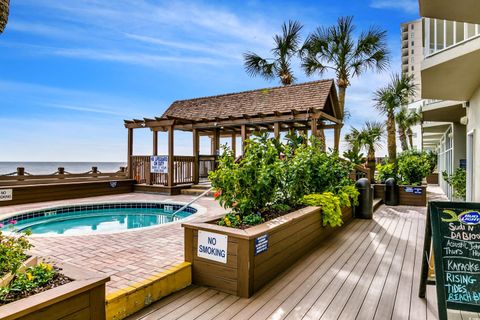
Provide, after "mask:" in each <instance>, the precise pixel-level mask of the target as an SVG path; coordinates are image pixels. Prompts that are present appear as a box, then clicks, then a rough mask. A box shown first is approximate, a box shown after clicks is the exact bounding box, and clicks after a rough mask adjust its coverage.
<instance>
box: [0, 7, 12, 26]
mask: <svg viewBox="0 0 480 320" xmlns="http://www.w3.org/2000/svg"><path fill="white" fill-rule="evenodd" d="M9 6H10V0H0V33H2V32H3V30H5V26H6V25H7V22H8V12H9Z"/></svg>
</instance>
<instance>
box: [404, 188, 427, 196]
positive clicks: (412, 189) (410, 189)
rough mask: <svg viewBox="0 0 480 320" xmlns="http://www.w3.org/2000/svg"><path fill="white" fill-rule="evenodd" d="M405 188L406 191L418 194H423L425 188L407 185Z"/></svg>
mask: <svg viewBox="0 0 480 320" xmlns="http://www.w3.org/2000/svg"><path fill="white" fill-rule="evenodd" d="M403 190H405V192H408V193H413V194H418V195H421V194H422V193H423V189H422V188H418V187H405V188H404V189H403Z"/></svg>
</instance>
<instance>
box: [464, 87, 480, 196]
mask: <svg viewBox="0 0 480 320" xmlns="http://www.w3.org/2000/svg"><path fill="white" fill-rule="evenodd" d="M467 117H468V125H467V132H471V131H472V130H475V132H474V134H473V146H474V147H473V150H472V151H473V158H474V162H473V178H472V183H473V188H472V201H475V202H480V158H479V157H480V138H479V132H480V88H477V91H476V92H475V93H474V94H473V96H472V98H471V99H470V107H469V108H468V109H467ZM467 165H468V164H467Z"/></svg>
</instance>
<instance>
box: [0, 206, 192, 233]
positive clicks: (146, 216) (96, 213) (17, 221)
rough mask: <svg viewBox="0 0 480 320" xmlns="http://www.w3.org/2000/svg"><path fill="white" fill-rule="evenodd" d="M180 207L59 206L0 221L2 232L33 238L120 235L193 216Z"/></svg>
mask: <svg viewBox="0 0 480 320" xmlns="http://www.w3.org/2000/svg"><path fill="white" fill-rule="evenodd" d="M182 206H183V205H182V204H172V203H155V202H121V203H98V204H81V205H73V206H62V207H54V208H47V209H42V210H35V211H29V212H23V213H19V214H16V215H12V216H9V217H8V218H4V219H3V220H0V226H1V225H3V227H1V228H0V230H2V231H8V230H9V228H10V227H11V226H12V225H13V226H14V228H15V230H18V231H23V230H27V229H29V230H31V231H32V234H37V235H62V234H64V235H85V234H95V233H110V232H121V231H127V230H130V229H139V228H145V227H151V226H155V225H160V224H165V223H169V222H173V221H178V220H181V219H184V218H186V217H188V216H190V215H192V214H194V213H196V212H197V209H195V208H193V207H190V206H189V207H186V208H185V209H183V210H182V211H181V212H179V213H177V214H176V215H175V216H173V213H174V212H175V211H177V210H179V209H180V208H181V207H182Z"/></svg>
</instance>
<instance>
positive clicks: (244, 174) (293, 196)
mask: <svg viewBox="0 0 480 320" xmlns="http://www.w3.org/2000/svg"><path fill="white" fill-rule="evenodd" d="M296 137H297V136H296ZM351 169H352V165H351V163H349V162H347V161H342V160H341V159H340V158H339V157H338V156H337V155H336V154H328V153H326V152H324V151H322V150H321V142H320V141H319V140H318V139H316V138H314V137H312V138H311V139H310V141H309V143H308V144H307V143H303V142H302V143H294V144H292V143H291V142H287V144H281V143H280V142H279V141H278V140H276V139H271V138H268V135H266V134H256V135H254V137H253V138H252V139H250V140H247V144H246V148H245V151H244V157H243V158H242V159H241V160H240V161H239V162H238V163H236V162H235V159H234V157H233V154H232V152H231V151H229V150H228V149H226V150H224V151H223V153H222V155H221V156H220V158H219V165H218V169H217V170H216V171H214V172H211V173H210V175H209V178H210V181H211V183H212V186H213V187H214V188H215V189H216V192H215V194H214V197H215V199H217V200H219V202H220V204H221V205H222V206H223V207H224V208H226V209H229V210H230V211H231V212H230V214H228V215H226V216H225V217H224V218H223V219H221V220H220V222H219V224H221V225H225V226H230V227H239V226H240V225H241V224H243V225H254V224H258V223H261V222H262V221H263V218H264V216H265V215H268V214H270V213H275V214H283V213H286V212H288V211H290V209H291V208H295V207H298V206H299V205H302V204H303V196H304V195H306V194H311V193H323V192H331V193H332V194H341V197H342V205H343V203H345V205H347V202H348V205H350V199H351V198H356V195H355V191H356V190H355V191H354V190H352V188H351V187H352V184H353V182H352V181H351V180H350V179H349V178H348V176H349V173H350V171H351ZM353 188H354V187H353ZM337 200H338V201H340V200H339V199H338V197H337ZM327 210H328V209H327ZM237 217H238V218H237ZM332 221H333V220H332Z"/></svg>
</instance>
